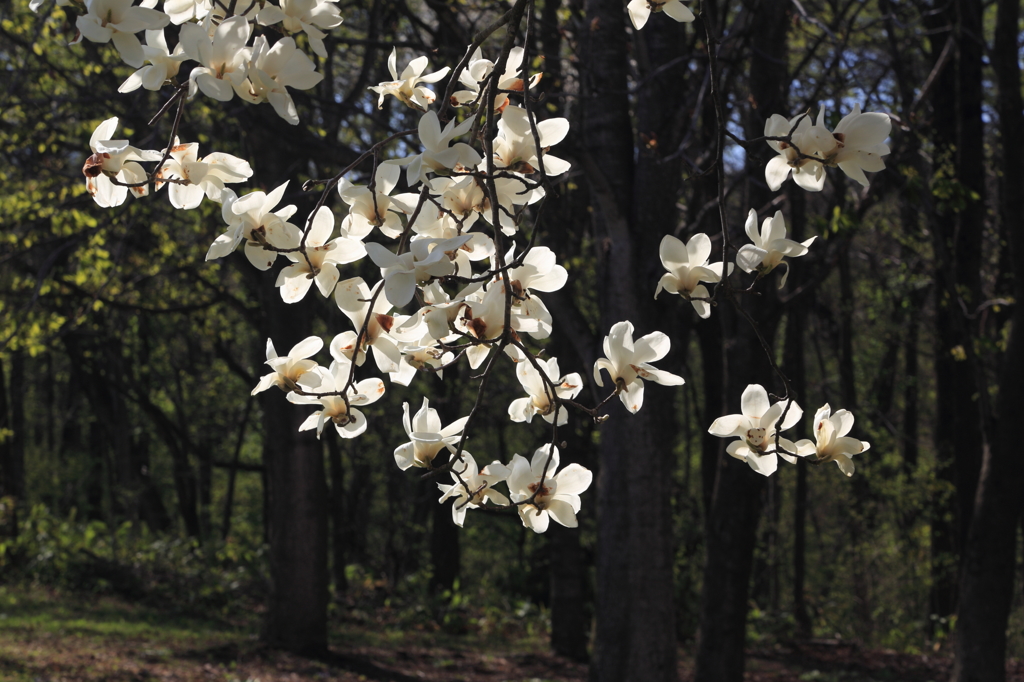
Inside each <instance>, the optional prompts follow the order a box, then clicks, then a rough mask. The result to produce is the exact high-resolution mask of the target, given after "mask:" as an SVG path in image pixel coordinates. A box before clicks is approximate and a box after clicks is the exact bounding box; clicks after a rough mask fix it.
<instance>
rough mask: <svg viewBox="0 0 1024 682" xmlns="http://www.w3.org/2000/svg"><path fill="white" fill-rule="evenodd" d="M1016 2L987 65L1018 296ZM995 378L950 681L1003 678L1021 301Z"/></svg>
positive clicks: (1020, 122)
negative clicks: (994, 408)
mask: <svg viewBox="0 0 1024 682" xmlns="http://www.w3.org/2000/svg"><path fill="white" fill-rule="evenodd" d="M1019 16H1020V5H1019V3H1018V2H1017V0H1000V1H999V5H998V14H997V20H996V36H995V45H994V49H993V59H992V62H993V66H994V68H995V72H996V79H997V81H998V83H999V99H998V109H999V122H1000V125H999V132H1000V136H1001V138H1002V140H1001V142H1002V149H1003V158H1002V169H1001V170H1002V178H1001V185H1000V214H1001V219H1002V220H1003V223H1004V227H1005V228H1006V230H1007V232H1008V233H1009V236H1010V249H1011V258H1012V263H1013V272H1014V273H1015V278H1014V294H1015V297H1016V300H1017V301H1024V276H1022V273H1024V226H1022V225H1021V222H1020V216H1021V213H1022V211H1024V163H1022V161H1021V158H1020V154H1019V153H1018V152H1019V150H1020V149H1022V148H1024V115H1022V107H1024V103H1022V101H1021V94H1020V69H1019V67H1018V64H1017V54H1018V42H1017V31H1018V21H1019ZM1000 377H1001V378H1000V382H999V419H998V422H997V424H996V431H995V439H994V442H993V443H992V446H991V447H990V448H988V449H986V450H985V452H984V455H983V456H984V459H983V463H982V469H981V478H980V482H979V485H978V491H977V496H976V497H975V501H974V515H973V519H972V523H971V526H970V531H969V533H968V536H967V544H966V546H965V548H964V560H963V572H962V578H961V583H960V589H961V599H960V608H959V619H958V621H957V641H956V664H955V667H954V672H953V679H954V680H955V681H956V682H1003V681H1004V680H1005V679H1006V627H1007V618H1008V615H1009V609H1010V604H1011V603H1012V596H1013V580H1014V569H1015V557H1016V547H1017V523H1018V521H1019V519H1020V514H1021V508H1022V504H1024V495H1022V491H1024V464H1022V459H1021V457H1020V426H1019V423H1018V422H1017V419H1018V415H1019V414H1020V411H1021V407H1022V406H1024V306H1022V305H1020V304H1019V303H1018V305H1016V306H1014V308H1013V318H1012V322H1011V331H1010V339H1009V342H1008V343H1007V347H1006V354H1005V356H1004V364H1003V371H1002V373H1001V375H1000Z"/></svg>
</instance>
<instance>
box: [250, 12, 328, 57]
mask: <svg viewBox="0 0 1024 682" xmlns="http://www.w3.org/2000/svg"><path fill="white" fill-rule="evenodd" d="M337 1H338V0H280V4H281V6H280V7H277V6H276V5H273V4H271V3H269V2H268V3H266V4H265V5H263V8H262V9H261V10H260V11H259V14H258V15H257V17H256V19H257V21H259V23H261V24H262V25H264V26H271V25H273V24H277V23H280V24H282V28H283V29H284V30H285V31H287V32H288V33H300V32H302V31H305V32H306V35H307V36H308V37H309V46H310V47H311V48H313V52H315V53H316V54H317V55H318V56H320V57H323V58H324V59H326V58H327V49H326V48H325V47H324V38H325V37H327V34H325V33H324V32H323V31H321V30H320V29H321V28H323V29H331V28H334V27H335V26H339V25H340V24H341V22H342V19H341V12H339V11H338V8H337V7H336V6H335V3H336V2H337Z"/></svg>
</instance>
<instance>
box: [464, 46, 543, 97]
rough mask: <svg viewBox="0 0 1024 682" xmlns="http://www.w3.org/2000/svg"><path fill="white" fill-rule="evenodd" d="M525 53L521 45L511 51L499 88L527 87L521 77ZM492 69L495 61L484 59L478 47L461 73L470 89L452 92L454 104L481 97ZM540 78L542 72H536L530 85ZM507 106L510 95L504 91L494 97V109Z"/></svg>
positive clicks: (537, 81) (518, 89) (514, 89)
mask: <svg viewBox="0 0 1024 682" xmlns="http://www.w3.org/2000/svg"><path fill="white" fill-rule="evenodd" d="M524 53H525V50H523V48H521V47H513V48H512V50H511V52H509V53H508V60H507V61H506V62H505V73H503V74H502V75H501V78H500V79H498V90H512V91H515V92H521V91H523V90H524V89H525V88H526V84H525V82H524V81H523V79H522V78H521V77H520V74H521V72H522V70H523V68H522V67H523V55H524ZM492 71H494V62H492V61H491V60H489V59H483V58H482V57H481V53H480V48H477V49H476V52H474V53H473V57H472V58H471V59H470V60H469V65H468V66H467V67H466V68H465V69H463V70H462V73H460V74H459V82H460V83H462V84H463V85H465V86H466V87H467V88H468V89H467V90H459V91H458V92H455V93H453V94H452V99H451V104H452V106H461V105H463V104H467V103H469V102H473V101H476V100H477V99H479V98H480V94H481V93H480V85H481V83H483V82H484V80H486V79H487V77H488V76H490V75H491V72H492ZM540 78H541V74H539V73H537V74H534V75H533V76H532V77H531V78H530V87H531V88H532V87H534V86H535V85H537V83H539V82H540ZM506 106H508V95H506V94H505V93H504V92H499V93H498V94H497V95H495V97H494V111H498V112H500V111H502V110H503V109H504V108H505V107H506Z"/></svg>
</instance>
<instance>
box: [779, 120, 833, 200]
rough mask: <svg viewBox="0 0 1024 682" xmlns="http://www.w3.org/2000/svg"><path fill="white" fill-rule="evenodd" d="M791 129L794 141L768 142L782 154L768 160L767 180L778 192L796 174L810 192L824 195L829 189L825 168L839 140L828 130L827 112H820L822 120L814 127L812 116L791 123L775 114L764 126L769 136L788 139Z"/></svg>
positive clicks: (797, 182) (799, 183)
mask: <svg viewBox="0 0 1024 682" xmlns="http://www.w3.org/2000/svg"><path fill="white" fill-rule="evenodd" d="M794 126H795V127H796V129H795V130H794ZM790 130H793V133H792V135H791V136H790V140H791V142H782V141H778V140H768V144H769V145H770V146H771V148H772V149H774V150H775V151H777V152H778V153H779V155H778V156H776V157H774V158H772V159H770V160H769V161H768V165H767V166H765V169H764V179H765V181H766V182H767V183H768V187H769V188H771V190H772V191H773V192H775V191H777V190H778V189H779V188H780V187H782V183H783V182H785V181H786V178H787V177H789V174H790V172H792V173H793V181H794V182H796V184H798V185H800V186H801V187H803V188H804V189H806V190H807V191H809V192H820V191H821V188H822V187H824V186H825V165H827V164H828V163H830V160H829V159H830V156H831V154H832V153H833V150H835V147H836V138H834V137H832V133H830V132H829V130H828V128H826V127H825V110H824V109H822V110H821V111H820V112H818V120H817V122H816V123H814V124H813V125H812V124H811V117H810V116H809V115H808V114H802V115H800V116H798V117H796V118H794V119H792V120H789V121H787V120H786V118H785V117H784V116H780V115H779V114H773V115H772V117H771V118H769V119H768V120H767V121H765V123H764V134H765V136H766V137H786V136H787V135H790V132H789V131H790ZM798 149H799V151H797V150H798ZM805 157H813V158H805Z"/></svg>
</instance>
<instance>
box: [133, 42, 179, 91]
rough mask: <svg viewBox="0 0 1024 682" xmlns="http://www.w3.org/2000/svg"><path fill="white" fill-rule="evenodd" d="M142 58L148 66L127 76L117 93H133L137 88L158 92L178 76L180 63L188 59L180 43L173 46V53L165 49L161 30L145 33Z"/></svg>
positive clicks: (165, 43)
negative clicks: (167, 82)
mask: <svg viewBox="0 0 1024 682" xmlns="http://www.w3.org/2000/svg"><path fill="white" fill-rule="evenodd" d="M142 56H143V59H144V61H147V62H149V65H147V66H143V67H142V68H141V69H139V70H138V71H136V72H135V73H133V74H132V75H130V76H128V79H127V80H126V81H125V82H124V83H121V87H119V88H118V89H117V91H118V92H134V91H135V90H138V89H139V88H145V89H146V90H153V91H156V90H159V89H160V88H162V87H163V85H164V83H165V82H166V81H168V80H169V79H171V78H174V77H175V76H177V75H178V69H180V68H181V63H182V62H183V61H185V60H186V59H188V57H186V56H185V48H184V46H183V45H182V44H181V43H180V42H179V43H178V44H177V45H175V46H174V52H171V51H169V50H168V49H167V39H166V38H164V32H163V29H156V30H151V31H146V44H145V45H143V46H142Z"/></svg>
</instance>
